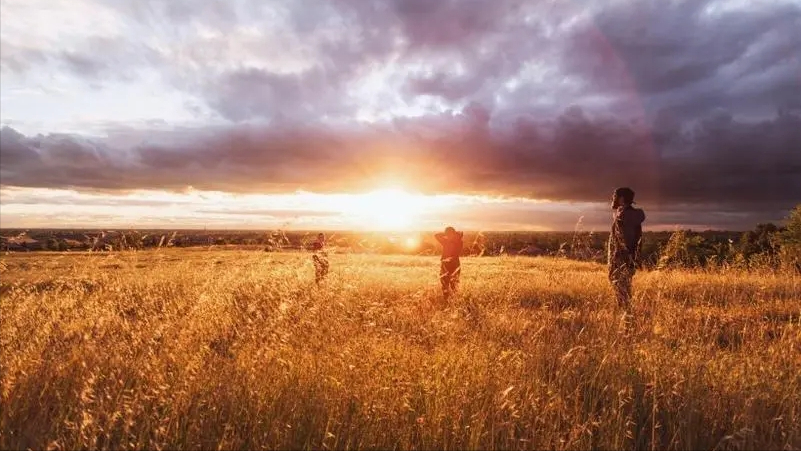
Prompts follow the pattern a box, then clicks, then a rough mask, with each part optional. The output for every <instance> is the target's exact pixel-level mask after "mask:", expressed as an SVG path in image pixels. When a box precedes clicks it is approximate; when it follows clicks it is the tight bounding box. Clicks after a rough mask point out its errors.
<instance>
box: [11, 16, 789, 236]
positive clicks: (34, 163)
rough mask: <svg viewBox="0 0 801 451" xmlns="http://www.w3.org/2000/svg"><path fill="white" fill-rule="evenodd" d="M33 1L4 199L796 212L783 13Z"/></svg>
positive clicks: (18, 69)
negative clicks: (63, 194)
mask: <svg viewBox="0 0 801 451" xmlns="http://www.w3.org/2000/svg"><path fill="white" fill-rule="evenodd" d="M43 6H44V3H42V4H38V2H37V1H33V0H30V1H26V2H21V1H14V0H8V1H7V2H4V3H3V11H2V14H0V16H2V27H0V42H1V43H2V50H3V51H2V55H0V68H1V69H2V73H3V77H4V85H3V88H2V95H3V98H4V108H3V123H4V124H5V125H6V126H5V127H3V129H2V131H0V184H2V185H3V186H18V187H31V188H74V189H79V190H85V191H97V190H101V191H126V190H134V189H158V190H173V191H181V190H184V189H186V188H187V187H189V186H191V187H193V188H195V189H200V190H219V191H228V192H272V193H277V192H291V191H294V190H296V189H307V190H316V191H328V192H336V191H353V190H363V189H370V188H372V187H374V186H376V184H378V183H380V182H381V181H382V180H383V179H384V178H385V177H391V178H395V179H398V180H402V181H403V180H406V181H410V183H412V184H413V185H414V186H413V187H414V188H415V189H420V190H422V191H425V192H432V193H434V192H469V193H491V194H500V195H509V196H528V197H532V198H547V199H551V200H556V201H571V202H598V201H606V200H607V197H608V196H609V193H610V191H611V189H612V188H613V187H615V186H619V185H631V186H633V187H635V189H636V190H637V193H638V198H641V199H642V200H643V202H647V203H649V204H650V205H653V206H658V207H659V208H660V209H661V211H663V212H670V211H675V212H679V211H682V210H686V209H690V210H694V211H699V212H703V211H707V215H708V217H709V218H710V220H714V221H718V223H724V222H726V221H729V220H730V219H731V218H734V219H731V220H732V221H735V220H740V219H742V217H737V218H740V219H736V218H735V217H734V216H732V214H733V213H734V212H740V213H742V214H745V215H750V216H748V217H753V216H756V215H762V216H765V217H769V218H774V217H777V216H780V215H781V213H782V212H784V211H786V210H787V209H788V208H790V207H791V206H792V205H794V204H795V203H797V202H799V201H800V200H801V151H799V149H801V128H799V127H801V59H799V58H800V57H799V53H800V52H799V49H800V48H801V5H799V4H798V3H797V2H794V1H764V2H758V3H755V2H751V3H749V2H739V1H734V0H731V1H726V0H715V1H713V0H705V1H655V0H654V1H650V0H649V1H633V0H631V1H628V0H614V1H590V2H582V3H581V5H580V7H579V6H577V4H574V3H573V2H557V1H543V2H522V1H516V0H497V1H486V2H484V1H480V2H477V1H457V0H448V1H438V2H431V1H425V0H335V1H332V2H316V1H313V0H299V1H289V0H287V1H276V2H268V3H263V2H257V1H216V0H202V1H197V2H194V1H192V2H190V1H166V0H153V1H142V2H133V1H130V2H113V3H110V4H104V3H101V2H94V1H90V0H80V1H76V2H74V3H66V2H65V3H59V2H56V3H54V4H52V5H50V7H49V8H43ZM34 19H36V20H39V21H40V22H41V23H42V25H38V26H34V25H33V22H28V20H31V21H33V20H34ZM45 74H57V75H53V76H49V77H48V76H45ZM6 80H8V82H6ZM30 92H34V93H37V94H36V95H35V96H34V94H26V93H30ZM42 92H48V93H49V94H47V95H46V96H43V95H42V94H41V93H42ZM44 97H46V100H44ZM31 99H34V100H31ZM35 99H42V100H35ZM92 99H94V100H92ZM36 101H40V102H42V103H41V107H40V109H39V110H38V111H34V107H33V106H31V105H35V104H36ZM59 102H62V103H59ZM61 104H63V105H69V107H66V106H65V107H64V111H70V112H71V113H70V114H68V115H67V114H66V113H64V114H61V115H57V114H56V113H55V111H58V110H59V108H58V105H61ZM76 105H84V106H83V107H78V106H76ZM80 108H83V109H84V110H85V111H80ZM148 111H149V112H150V114H151V116H150V117H149V118H148V117H145V116H144V115H145V114H147V112H148ZM65 115H66V116H65ZM82 117H83V118H87V119H81V118H82ZM100 117H103V118H104V121H105V122H102V123H100V121H99V120H98V119H97V118H100ZM187 118H192V120H191V124H189V122H190V121H189V120H188V119H187ZM133 119H135V120H137V121H138V125H134V124H133V122H132V120H133ZM148 119H159V120H161V121H163V122H162V123H159V124H156V123H153V125H152V126H143V125H141V124H142V123H143V121H146V120H148ZM65 124H67V125H65ZM81 127H84V128H85V131H84V132H83V133H82V132H81ZM67 129H69V132H67ZM89 135H92V136H89ZM677 214H678V213H677ZM714 215H718V216H716V217H715V218H713V216H714ZM720 215H728V216H726V217H725V218H723V217H722V216H720ZM726 218H729V219H726ZM664 219H665V223H669V222H672V219H679V217H678V216H676V215H673V216H669V215H667V214H666V215H665V216H664ZM687 219H688V220H689V219H691V218H687ZM702 222H703V221H702Z"/></svg>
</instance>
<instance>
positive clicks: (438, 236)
mask: <svg viewBox="0 0 801 451" xmlns="http://www.w3.org/2000/svg"><path fill="white" fill-rule="evenodd" d="M434 238H436V239H437V241H439V244H442V245H445V242H447V241H448V238H447V236H446V235H445V234H444V233H442V232H440V233H435V234H434Z"/></svg>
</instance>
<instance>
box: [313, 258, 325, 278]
mask: <svg viewBox="0 0 801 451" xmlns="http://www.w3.org/2000/svg"><path fill="white" fill-rule="evenodd" d="M312 260H313V261H314V281H315V282H317V283H320V280H321V279H322V278H323V262H322V260H321V259H320V256H318V255H313V256H312Z"/></svg>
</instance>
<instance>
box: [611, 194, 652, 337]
mask: <svg viewBox="0 0 801 451" xmlns="http://www.w3.org/2000/svg"><path fill="white" fill-rule="evenodd" d="M633 203H634V191H632V190H631V188H617V189H616V190H615V191H614V193H613V194H612V210H613V213H612V230H611V233H610V235H609V242H608V249H607V251H608V255H607V256H608V260H609V282H611V284H612V288H613V289H614V291H615V297H616V298H617V305H618V307H619V308H621V309H623V320H624V323H625V325H626V326H627V327H629V326H631V322H632V320H633V317H632V314H631V284H632V279H633V278H634V272H635V270H636V268H637V267H638V266H639V265H640V261H639V259H640V248H641V245H642V223H643V222H644V221H645V212H643V211H642V210H641V209H639V208H634V207H633V206H632V204H633Z"/></svg>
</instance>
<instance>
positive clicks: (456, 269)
mask: <svg viewBox="0 0 801 451" xmlns="http://www.w3.org/2000/svg"><path fill="white" fill-rule="evenodd" d="M450 273H451V292H456V291H458V290H459V282H460V280H461V275H462V265H461V264H460V263H459V262H458V261H457V262H455V263H454V264H453V267H451V271H450Z"/></svg>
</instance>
